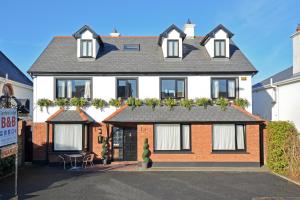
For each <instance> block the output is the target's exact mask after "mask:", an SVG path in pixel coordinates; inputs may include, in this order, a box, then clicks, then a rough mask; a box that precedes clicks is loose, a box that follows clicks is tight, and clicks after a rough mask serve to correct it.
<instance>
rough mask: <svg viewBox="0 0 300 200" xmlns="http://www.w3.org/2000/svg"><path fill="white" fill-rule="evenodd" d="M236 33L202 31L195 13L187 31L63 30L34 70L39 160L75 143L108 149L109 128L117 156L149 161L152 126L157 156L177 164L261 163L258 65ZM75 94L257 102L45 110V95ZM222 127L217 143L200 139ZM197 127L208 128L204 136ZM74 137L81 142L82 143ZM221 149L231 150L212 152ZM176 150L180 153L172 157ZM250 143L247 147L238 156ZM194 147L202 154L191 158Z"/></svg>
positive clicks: (74, 148)
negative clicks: (146, 149)
mask: <svg viewBox="0 0 300 200" xmlns="http://www.w3.org/2000/svg"><path fill="white" fill-rule="evenodd" d="M232 37H233V33H231V32H230V31H229V30H228V29H226V28H225V27H224V26H223V25H219V26H217V27H216V28H214V29H213V30H212V31H211V32H209V33H208V34H206V36H204V37H202V36H195V24H193V23H192V22H191V21H190V20H189V21H188V22H187V23H186V24H185V25H184V30H181V29H180V28H178V27H177V26H176V25H174V24H173V25H171V26H169V27H168V28H167V29H166V30H165V31H163V32H162V33H161V34H160V35H159V36H121V34H120V33H118V32H117V31H116V30H115V29H114V31H113V33H111V35H110V36H102V35H101V36H99V35H98V34H96V32H95V31H93V30H92V29H91V28H90V27H89V26H83V27H82V28H81V29H79V30H78V31H77V32H76V33H75V34H73V36H56V37H54V38H53V40H52V41H51V42H50V44H49V45H48V47H47V48H46V49H45V51H44V52H43V53H42V54H41V55H40V56H39V58H38V59H37V61H36V62H35V63H34V64H33V65H32V67H31V68H30V69H29V71H28V73H29V74H30V75H31V76H32V78H33V87H34V94H33V99H34V100H33V102H34V110H33V121H34V127H35V128H34V142H35V146H36V149H35V150H34V159H35V160H37V161H38V160H39V161H41V160H49V161H55V157H56V156H57V155H58V154H59V153H61V152H68V151H92V152H93V153H95V154H96V156H99V153H100V151H101V145H100V144H98V142H97V141H98V140H97V138H98V136H106V137H108V138H109V139H111V142H112V147H111V151H112V158H111V159H112V160H135V161H136V160H139V161H140V160H141V150H142V149H141V145H143V140H144V139H143V138H144V137H145V134H146V132H148V131H149V133H148V134H146V135H148V136H147V137H148V139H149V142H151V145H150V146H151V148H152V150H153V161H155V162H156V163H160V162H170V161H172V159H171V157H173V156H174V155H177V154H178V155H179V156H177V157H176V158H175V159H173V161H174V162H185V163H187V162H196V163H198V164H199V163H203V162H220V163H223V162H225V163H228V162H244V163H248V164H249V163H250V164H253V163H254V164H257V163H259V160H260V155H259V149H257V148H259V145H258V143H259V142H260V141H259V128H258V127H259V124H260V122H261V121H260V120H258V119H257V118H255V117H254V116H252V115H251V112H252V76H253V75H255V74H256V72H257V71H256V69H255V68H254V66H253V65H252V64H251V63H250V62H249V61H248V59H247V58H246V57H245V56H244V54H243V53H242V52H241V51H240V49H239V48H238V47H237V45H236V44H235V43H234V42H233V41H232ZM72 97H83V98H85V99H87V100H88V101H92V100H93V99H96V98H97V99H103V100H105V101H107V102H108V101H109V100H110V99H117V98H121V99H124V100H126V99H127V98H128V97H135V98H139V99H146V98H156V99H161V100H163V99H166V98H172V99H177V100H180V99H197V98H203V97H206V98H209V99H218V98H220V97H224V98H228V99H229V100H234V99H237V98H243V99H247V100H248V101H249V103H250V105H249V107H248V108H247V111H248V112H247V111H241V110H239V109H237V108H235V107H229V108H228V111H227V112H222V110H221V109H220V108H219V107H217V106H209V107H208V108H207V109H205V108H203V107H196V106H194V107H193V108H192V109H191V112H188V110H187V109H182V108H180V107H179V106H175V108H174V110H173V111H170V110H166V107H165V106H159V107H157V108H155V109H150V110H148V108H147V106H145V105H142V106H140V107H137V108H135V109H129V108H126V107H122V108H120V109H116V108H115V107H112V106H106V107H105V108H103V109H96V108H95V107H94V106H87V107H85V108H82V109H81V110H78V109H77V110H76V108H72V107H65V108H63V109H62V108H59V107H58V106H49V107H48V108H47V109H40V107H39V106H38V105H37V102H38V100H40V99H48V100H51V101H54V100H55V99H61V98H66V99H70V98H72ZM224 123H225V124H226V125H224ZM196 124H197V125H196ZM204 124H207V129H206V128H205V125H204ZM81 125H82V126H81ZM144 125H145V127H144ZM146 125H147V127H146ZM148 125H149V126H148ZM95 126H96V127H98V128H95ZM213 127H214V129H215V132H216V133H215V139H214V141H215V142H213V141H210V140H209V141H205V140H203V141H201V142H203V143H205V145H206V146H205V145H204V146H203V145H201V144H199V143H197V139H196V137H207V138H210V139H211V138H212V132H213V130H212V129H213ZM197 128H199V130H200V129H201V130H203V132H202V134H203V135H202V136H200V135H201V131H200V132H199V133H197V130H198V129H197ZM225 129H226V130H225ZM227 129H228V130H227ZM246 130H247V131H246ZM217 132H218V133H217ZM219 132H222V133H220V134H225V135H226V134H229V135H230V136H229V139H228V140H226V141H225V140H224V141H223V140H222V138H221V136H220V135H218V134H219ZM246 132H247V133H246ZM169 133H170V134H171V135H169V136H167V135H168V134H169ZM197 134H200V135H198V136H197ZM205 134H207V136H204V135H205ZM246 134H249V136H248V135H246ZM151 135H152V136H151ZM153 135H156V136H153ZM237 135H238V136H237ZM246 137H247V140H246ZM248 137H249V138H248ZM74 138H76V141H77V142H72V141H75V139H74ZM150 138H151V141H150ZM152 139H153V140H152ZM221 140H222V141H221ZM207 142H209V143H210V144H208V143H207ZM246 142H247V143H249V148H248V149H247V151H246V145H247V144H246ZM51 144H52V145H51ZM254 144H257V145H254ZM252 145H253V147H252ZM212 146H214V147H213V149H211V148H212ZM201 148H203V149H202V150H201ZM218 150H219V152H221V151H223V150H224V151H225V152H226V151H227V153H228V151H229V152H231V153H229V154H223V156H222V154H220V155H214V156H211V155H210V156H207V157H206V156H205V153H207V154H209V152H210V153H211V152H212V151H218ZM170 151H171V152H172V151H173V153H175V154H172V155H169V153H170ZM200 151H203V152H205V153H204V154H202V155H201V153H200ZM240 151H242V152H244V153H245V154H243V153H242V154H238V155H237V153H240ZM155 152H159V153H157V154H155ZM168 152H169V153H168ZM184 152H190V153H191V152H194V154H191V155H188V156H182V153H184ZM163 154H165V155H163ZM180 154H181V155H180ZM155 157H156V158H155Z"/></svg>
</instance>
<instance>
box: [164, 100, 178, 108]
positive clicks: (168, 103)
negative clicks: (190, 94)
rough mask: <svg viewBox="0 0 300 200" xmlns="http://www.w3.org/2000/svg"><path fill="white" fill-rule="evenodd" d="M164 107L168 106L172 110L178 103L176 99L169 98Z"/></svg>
mask: <svg viewBox="0 0 300 200" xmlns="http://www.w3.org/2000/svg"><path fill="white" fill-rule="evenodd" d="M163 102H164V105H166V106H168V107H169V108H170V109H172V108H173V107H174V106H176V105H177V102H176V100H175V99H172V98H167V99H165V100H164V101H163Z"/></svg>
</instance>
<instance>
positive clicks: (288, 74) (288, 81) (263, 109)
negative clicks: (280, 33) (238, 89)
mask: <svg viewBox="0 0 300 200" xmlns="http://www.w3.org/2000/svg"><path fill="white" fill-rule="evenodd" d="M291 38H292V42H293V66H292V67H289V68H287V69H285V70H283V71H281V72H279V73H277V74H275V75H273V76H271V77H269V78H267V79H265V80H263V81H262V82H260V83H257V84H255V85H254V86H253V94H252V97H253V104H252V105H253V113H254V114H256V115H259V116H260V117H262V118H265V119H268V120H273V121H278V120H288V121H291V122H293V123H294V124H295V125H296V127H297V129H298V130H300V25H298V27H297V29H296V33H294V34H293V35H292V36H291Z"/></svg>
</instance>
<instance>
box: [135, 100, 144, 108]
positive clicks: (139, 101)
mask: <svg viewBox="0 0 300 200" xmlns="http://www.w3.org/2000/svg"><path fill="white" fill-rule="evenodd" d="M134 105H135V106H136V107H139V106H142V105H143V101H142V100H140V99H135V101H134Z"/></svg>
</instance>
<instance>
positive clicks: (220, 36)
mask: <svg viewBox="0 0 300 200" xmlns="http://www.w3.org/2000/svg"><path fill="white" fill-rule="evenodd" d="M215 40H225V41H226V57H227V58H229V56H230V54H229V53H230V51H229V38H228V36H227V33H226V32H225V31H223V30H222V29H220V30H219V31H218V32H216V34H215V37H214V38H211V39H210V40H209V41H208V42H207V43H206V44H205V47H206V50H207V52H208V54H209V56H210V57H212V58H213V57H214V56H215V52H214V48H215Z"/></svg>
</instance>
